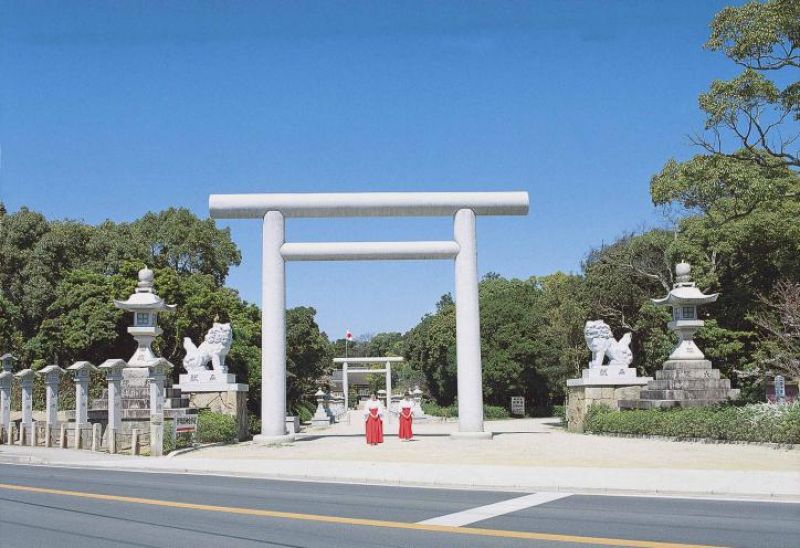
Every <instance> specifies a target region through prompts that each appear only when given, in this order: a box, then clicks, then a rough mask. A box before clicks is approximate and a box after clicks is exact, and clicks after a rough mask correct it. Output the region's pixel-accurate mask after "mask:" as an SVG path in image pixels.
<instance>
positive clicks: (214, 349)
mask: <svg viewBox="0 0 800 548" xmlns="http://www.w3.org/2000/svg"><path fill="white" fill-rule="evenodd" d="M232 342H233V330H231V324H229V323H217V322H214V326H213V327H212V328H211V329H209V330H208V333H206V338H205V340H204V341H203V343H202V344H201V345H200V346H199V347H198V346H195V345H194V343H193V342H192V339H190V338H189V337H185V338H184V339H183V348H185V349H186V357H185V358H183V368H184V369H186V371H187V372H189V373H191V372H192V371H197V370H205V369H206V365H208V362H211V366H212V368H213V369H214V371H218V372H220V373H227V371H228V368H227V367H225V356H227V355H228V352H229V351H230V349H231V343H232Z"/></svg>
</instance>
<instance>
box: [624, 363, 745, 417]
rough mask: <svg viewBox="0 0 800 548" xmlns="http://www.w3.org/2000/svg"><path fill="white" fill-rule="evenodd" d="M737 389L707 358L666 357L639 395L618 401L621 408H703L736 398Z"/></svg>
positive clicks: (737, 395)
mask: <svg viewBox="0 0 800 548" xmlns="http://www.w3.org/2000/svg"><path fill="white" fill-rule="evenodd" d="M738 397H739V390H736V389H731V381H730V380H728V379H723V378H721V376H720V372H719V370H718V369H714V368H713V367H712V366H711V361H710V360H667V361H666V362H664V367H663V369H661V370H660V371H656V378H655V380H652V381H650V382H649V383H648V384H647V386H646V387H645V388H644V389H642V392H641V394H640V395H639V398H636V399H633V398H626V399H625V400H623V401H622V402H620V407H621V408H623V409H656V408H668V407H704V406H708V405H716V404H718V403H723V402H725V401H727V400H729V399H737V398H738Z"/></svg>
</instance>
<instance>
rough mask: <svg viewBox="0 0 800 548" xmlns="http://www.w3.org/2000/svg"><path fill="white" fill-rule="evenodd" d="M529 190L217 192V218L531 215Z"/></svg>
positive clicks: (212, 207)
mask: <svg viewBox="0 0 800 548" xmlns="http://www.w3.org/2000/svg"><path fill="white" fill-rule="evenodd" d="M528 206H529V199H528V193H527V192H524V191H521V192H334V193H291V194H283V193H269V194H212V195H211V196H209V199H208V208H209V211H210V213H211V217H212V218H215V219H260V218H263V217H264V215H266V214H267V212H269V211H279V212H281V213H282V214H283V216H284V217H431V216H452V215H455V214H456V212H457V211H458V210H460V209H471V210H472V211H474V212H475V214H476V215H527V214H528Z"/></svg>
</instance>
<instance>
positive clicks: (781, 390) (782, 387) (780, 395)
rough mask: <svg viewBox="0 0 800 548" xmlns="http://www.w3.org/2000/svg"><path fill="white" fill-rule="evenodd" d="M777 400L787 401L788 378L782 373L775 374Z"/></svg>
mask: <svg viewBox="0 0 800 548" xmlns="http://www.w3.org/2000/svg"><path fill="white" fill-rule="evenodd" d="M775 400H776V401H778V402H783V401H786V380H785V379H784V378H783V376H782V375H775Z"/></svg>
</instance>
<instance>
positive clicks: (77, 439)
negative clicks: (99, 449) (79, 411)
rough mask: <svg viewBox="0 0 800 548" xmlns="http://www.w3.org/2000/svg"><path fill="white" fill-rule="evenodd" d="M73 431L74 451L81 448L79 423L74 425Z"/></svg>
mask: <svg viewBox="0 0 800 548" xmlns="http://www.w3.org/2000/svg"><path fill="white" fill-rule="evenodd" d="M74 431H75V436H74V437H75V449H80V448H81V425H80V423H77V422H76V423H75V428H74Z"/></svg>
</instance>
